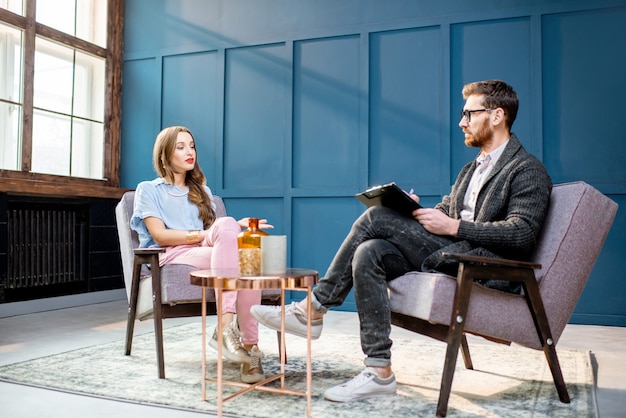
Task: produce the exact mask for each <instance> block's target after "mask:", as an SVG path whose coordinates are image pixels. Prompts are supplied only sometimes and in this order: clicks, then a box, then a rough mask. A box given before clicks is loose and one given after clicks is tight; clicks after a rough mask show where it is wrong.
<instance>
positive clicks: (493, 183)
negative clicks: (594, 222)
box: [422, 134, 552, 293]
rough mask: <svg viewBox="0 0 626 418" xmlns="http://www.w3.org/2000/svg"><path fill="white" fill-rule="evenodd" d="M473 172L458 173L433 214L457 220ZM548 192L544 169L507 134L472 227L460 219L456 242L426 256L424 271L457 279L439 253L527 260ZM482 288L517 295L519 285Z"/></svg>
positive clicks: (450, 264)
mask: <svg viewBox="0 0 626 418" xmlns="http://www.w3.org/2000/svg"><path fill="white" fill-rule="evenodd" d="M475 168H476V161H475V160H474V161H471V162H469V163H468V164H466V165H465V167H463V168H462V169H461V172H460V173H459V175H458V177H457V179H456V181H455V183H454V185H453V186H452V190H451V192H450V194H449V195H448V196H445V197H444V198H443V200H442V201H441V203H439V204H437V205H436V206H435V208H436V209H438V210H440V211H442V212H443V213H445V214H447V215H448V216H450V217H451V218H454V219H460V218H461V215H460V214H461V209H462V208H463V198H464V196H465V192H466V191H467V188H468V186H469V182H470V179H471V177H472V173H473V172H474V169H475ZM551 191H552V180H551V179H550V176H549V175H548V172H547V171H546V168H545V167H544V165H543V164H542V163H541V162H540V161H539V160H537V158H535V157H534V156H533V155H531V154H529V153H528V152H526V150H525V149H524V147H523V146H522V144H521V143H520V141H519V139H518V138H517V137H516V136H515V134H511V139H510V140H509V143H508V144H507V146H506V147H505V149H504V151H503V152H502V155H501V156H500V158H499V159H498V161H497V162H496V164H495V166H494V167H493V169H492V170H491V172H490V173H489V175H488V177H487V178H486V179H485V182H484V184H483V186H482V188H481V190H480V192H479V195H478V199H477V201H476V209H475V211H474V214H475V215H474V222H468V221H463V220H461V225H460V227H459V232H458V235H457V237H456V241H455V242H454V243H452V244H450V245H448V246H446V247H444V248H441V249H440V250H438V251H436V252H435V253H433V254H431V255H430V256H429V257H427V258H426V260H424V263H423V264H422V270H423V271H432V270H437V271H442V272H444V273H448V274H452V275H456V269H457V267H458V264H457V263H456V262H452V261H449V260H444V259H443V258H441V253H443V252H448V253H468V254H473V255H480V256H486V257H500V258H502V257H504V258H512V259H517V260H524V259H526V258H527V257H528V256H529V255H530V253H531V252H532V250H533V249H534V248H535V245H536V243H537V238H538V236H539V233H540V231H541V227H542V225H543V221H544V219H545V216H546V213H547V210H548V204H549V203H550V192H551ZM483 284H485V285H486V286H488V287H493V288H498V289H501V290H507V291H513V292H515V293H518V292H519V289H518V288H517V286H515V287H513V288H511V287H509V286H504V287H503V282H496V281H490V282H485V283H483Z"/></svg>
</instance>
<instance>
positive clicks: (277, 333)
mask: <svg viewBox="0 0 626 418" xmlns="http://www.w3.org/2000/svg"><path fill="white" fill-rule="evenodd" d="M280 334H281V332H280V331H276V338H277V339H278V352H279V353H280ZM285 363H287V343H285Z"/></svg>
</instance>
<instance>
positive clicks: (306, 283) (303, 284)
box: [190, 268, 318, 417]
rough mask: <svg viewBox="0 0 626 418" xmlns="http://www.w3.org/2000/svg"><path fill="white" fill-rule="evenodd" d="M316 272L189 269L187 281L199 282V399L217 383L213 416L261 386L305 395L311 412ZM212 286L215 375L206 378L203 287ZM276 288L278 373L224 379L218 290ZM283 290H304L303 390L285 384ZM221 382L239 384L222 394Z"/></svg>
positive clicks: (222, 386) (283, 392)
mask: <svg viewBox="0 0 626 418" xmlns="http://www.w3.org/2000/svg"><path fill="white" fill-rule="evenodd" d="M317 279H318V273H317V271H315V270H308V269H297V268H288V269H287V270H286V271H285V273H283V274H274V275H267V276H240V275H239V270H238V269H210V270H198V271H192V272H191V273H190V282H191V284H193V285H197V286H202V400H203V401H206V383H207V382H214V383H217V416H218V417H221V416H222V409H223V403H224V402H226V401H228V400H230V399H232V398H234V397H236V396H239V395H242V394H244V393H246V392H249V391H251V390H262V391H266V392H275V393H281V394H286V395H298V396H306V406H307V417H310V416H311V386H312V373H313V368H312V365H311V309H312V308H311V290H312V288H313V286H314V285H315V284H316V283H317ZM208 288H213V289H215V300H216V302H217V343H218V344H217V346H218V349H217V379H213V378H207V375H206V347H207V330H206V293H207V292H206V291H207V289H208ZM263 289H280V290H281V292H280V296H281V324H280V331H281V332H280V373H278V374H276V375H274V376H270V377H268V378H266V379H264V380H262V381H260V382H257V383H253V384H247V383H243V382H235V381H226V380H224V376H223V371H224V369H223V359H222V349H223V344H224V342H223V339H224V337H223V335H222V333H223V326H222V310H221V306H222V292H223V291H224V290H263ZM285 290H303V291H306V292H307V301H308V302H309V306H308V309H307V344H306V356H307V363H306V392H302V391H296V390H291V389H288V388H286V387H285V362H286V352H285ZM278 379H280V387H279V388H275V387H268V386H265V385H266V384H268V383H270V382H273V381H275V380H278ZM224 385H228V386H235V387H240V388H243V389H241V390H239V391H237V392H235V393H233V394H232V395H230V396H228V397H227V398H224V395H223V389H224Z"/></svg>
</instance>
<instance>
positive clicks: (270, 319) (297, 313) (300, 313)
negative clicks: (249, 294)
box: [250, 302, 324, 340]
mask: <svg viewBox="0 0 626 418" xmlns="http://www.w3.org/2000/svg"><path fill="white" fill-rule="evenodd" d="M250 313H251V314H252V316H253V317H254V318H255V319H256V320H257V321H259V322H260V323H261V324H263V325H265V326H266V327H268V328H271V329H273V330H276V331H280V306H268V305H254V306H252V307H251V308H250ZM323 325H324V320H323V319H312V320H311V339H313V340H317V339H318V338H319V337H320V334H321V333H322V326H323ZM285 332H287V333H289V334H294V335H298V336H300V337H304V338H306V312H304V310H302V309H301V308H300V306H298V304H297V303H296V302H292V303H291V305H288V306H285Z"/></svg>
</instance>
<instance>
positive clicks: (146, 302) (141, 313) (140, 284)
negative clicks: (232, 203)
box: [115, 191, 280, 379]
mask: <svg viewBox="0 0 626 418" xmlns="http://www.w3.org/2000/svg"><path fill="white" fill-rule="evenodd" d="M134 197H135V192H132V191H131V192H126V193H125V194H124V195H123V196H122V199H121V200H120V202H119V203H118V204H117V207H116V208H115V215H116V222H117V231H118V237H119V241H120V252H121V256H122V268H123V273H124V282H125V285H126V294H127V297H128V303H129V308H128V322H127V325H126V348H125V353H126V355H130V353H131V349H132V342H133V333H134V327H135V320H137V319H139V320H145V319H150V318H153V319H154V334H155V340H156V341H155V342H156V350H157V363H158V374H159V377H160V378H161V379H163V378H165V357H164V353H163V324H162V323H163V320H164V319H167V318H180V317H191V316H200V315H201V314H202V288H201V287H200V286H195V285H192V284H191V283H190V279H189V273H190V272H192V271H194V270H198V269H197V268H196V267H194V266H190V265H186V264H166V265H164V266H163V267H159V262H158V260H159V253H161V252H163V251H164V249H162V248H138V247H139V239H138V237H137V233H136V232H135V231H133V230H132V229H131V228H130V219H131V217H132V213H133V201H134ZM214 199H215V203H216V206H217V209H216V216H218V217H220V216H226V208H225V207H224V202H223V201H222V199H221V198H220V197H219V196H214ZM148 266H150V268H148ZM208 292H209V293H210V294H208V295H207V313H209V314H215V313H216V304H215V294H214V292H213V290H209V291H208ZM262 303H264V304H280V290H263V295H262ZM278 341H280V336H278Z"/></svg>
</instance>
